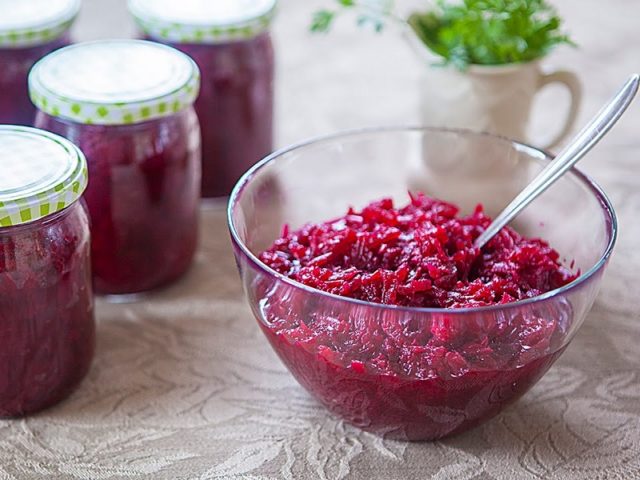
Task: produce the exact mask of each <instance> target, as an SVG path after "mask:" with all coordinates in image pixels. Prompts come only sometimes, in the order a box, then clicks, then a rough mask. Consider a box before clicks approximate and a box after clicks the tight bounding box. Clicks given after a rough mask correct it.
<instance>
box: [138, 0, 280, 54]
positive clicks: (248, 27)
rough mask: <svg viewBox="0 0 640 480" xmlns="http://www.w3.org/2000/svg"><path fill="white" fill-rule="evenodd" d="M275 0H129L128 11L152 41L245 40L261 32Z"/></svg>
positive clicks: (267, 25)
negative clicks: (155, 39) (153, 39)
mask: <svg viewBox="0 0 640 480" xmlns="http://www.w3.org/2000/svg"><path fill="white" fill-rule="evenodd" d="M276 3H277V0H223V1H220V0H218V1H216V0H213V1H212V0H180V1H176V0H129V10H130V11H131V13H132V15H133V16H134V17H135V19H136V22H137V23H138V25H139V26H140V28H142V30H143V31H144V32H145V33H146V34H147V35H149V36H150V37H152V38H160V39H164V40H167V41H171V42H177V43H220V42H229V41H234V40H245V39H249V38H252V37H255V36H256V35H258V34H260V33H262V32H263V31H265V30H266V29H267V28H268V27H269V24H270V23H271V19H272V18H273V14H274V11H275V8H276Z"/></svg>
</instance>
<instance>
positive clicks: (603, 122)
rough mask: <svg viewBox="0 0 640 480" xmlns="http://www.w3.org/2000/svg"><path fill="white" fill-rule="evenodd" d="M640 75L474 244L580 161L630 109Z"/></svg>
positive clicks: (483, 240)
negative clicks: (628, 108)
mask: <svg viewBox="0 0 640 480" xmlns="http://www.w3.org/2000/svg"><path fill="white" fill-rule="evenodd" d="M638 82H639V75H638V74H637V73H636V74H634V75H631V77H630V78H629V80H627V82H626V83H625V84H624V86H623V87H622V88H621V89H620V91H619V92H618V93H617V94H616V96H615V97H613V98H612V99H611V100H610V101H609V102H608V103H607V104H606V105H605V106H604V107H602V110H600V112H598V114H597V115H596V116H595V117H594V118H593V120H591V122H589V124H588V125H587V126H586V127H584V128H583V129H582V131H581V132H580V133H579V134H578V135H576V137H574V139H573V140H572V141H571V142H570V143H569V145H567V146H566V147H565V148H564V149H563V150H562V151H561V152H560V153H559V154H558V156H557V157H556V158H555V159H554V160H553V161H552V162H551V163H549V165H547V166H546V167H545V168H544V170H542V171H541V172H540V173H539V174H538V176H537V177H536V178H534V179H533V181H532V182H531V183H530V184H529V185H527V186H526V187H525V188H524V190H522V191H521V192H520V193H519V194H518V196H516V198H514V199H513V200H512V201H511V203H510V204H509V205H507V207H506V208H505V209H504V210H503V211H502V212H501V213H500V215H498V216H497V217H496V218H495V219H494V220H493V222H491V224H490V225H489V227H487V229H486V230H485V231H484V232H483V233H482V234H481V235H480V236H479V237H478V238H477V239H476V241H475V242H474V246H475V247H477V248H482V247H483V246H484V245H486V244H487V242H488V241H489V240H491V239H492V238H493V237H494V236H495V235H496V234H497V233H498V232H499V231H500V230H501V229H502V228H503V227H504V226H505V225H507V224H508V223H509V222H510V221H511V220H513V218H514V217H515V216H516V215H518V214H519V213H520V212H521V211H522V210H523V209H524V208H525V207H526V206H527V205H529V204H530V203H531V202H532V201H533V200H534V199H536V198H537V197H538V196H539V195H540V194H541V193H542V192H544V191H545V190H546V189H547V188H549V187H550V186H551V185H553V183H554V182H555V181H556V180H558V179H559V178H560V177H561V176H562V175H563V174H564V173H565V172H566V171H567V170H569V169H570V168H571V167H572V166H573V165H575V164H576V163H577V162H578V160H580V159H581V158H582V157H584V156H585V154H586V153H587V152H588V151H589V150H591V148H593V146H594V145H595V144H596V143H598V142H599V141H600V139H601V138H602V137H604V135H605V134H606V133H607V132H608V131H609V130H610V129H611V127H613V125H615V123H616V122H617V121H618V120H619V119H620V117H621V116H622V114H623V113H624V111H625V110H626V109H627V107H628V106H629V104H630V103H631V101H632V100H633V97H635V95H636V93H637V91H638Z"/></svg>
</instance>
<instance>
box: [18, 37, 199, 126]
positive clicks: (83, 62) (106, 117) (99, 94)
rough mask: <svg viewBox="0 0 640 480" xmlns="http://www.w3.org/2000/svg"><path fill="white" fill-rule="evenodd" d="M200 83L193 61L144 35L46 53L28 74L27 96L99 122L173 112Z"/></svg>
mask: <svg viewBox="0 0 640 480" xmlns="http://www.w3.org/2000/svg"><path fill="white" fill-rule="evenodd" d="M199 86H200V73H199V71H198V67H197V66H196V64H195V63H194V62H193V60H191V59H190V58H189V57H188V56H186V55H185V54H183V53H181V52H179V51H177V50H175V49H173V48H171V47H167V46H165V45H161V44H158V43H153V42H145V41H142V40H101V41H96V42H87V43H79V44H76V45H71V46H70V47H66V48H62V49H60V50H57V51H55V52H53V53H51V54H49V55H47V56H46V57H44V58H43V59H42V60H40V61H39V62H38V63H36V65H35V66H34V67H33V69H32V70H31V73H30V74H29V95H30V96H31V100H32V101H33V103H34V104H35V105H36V106H37V107H38V108H39V109H40V110H42V111H43V112H45V113H48V114H49V115H53V116H55V117H60V118H65V119H68V120H72V121H75V122H79V123H86V124H98V125H123V124H132V123H140V122H144V121H147V120H151V119H154V118H159V117H164V116H167V115H172V114H174V113H176V112H178V111H180V110H182V109H183V108H185V107H187V106H189V105H191V104H192V103H193V102H194V101H195V99H196V97H197V95H198V90H199Z"/></svg>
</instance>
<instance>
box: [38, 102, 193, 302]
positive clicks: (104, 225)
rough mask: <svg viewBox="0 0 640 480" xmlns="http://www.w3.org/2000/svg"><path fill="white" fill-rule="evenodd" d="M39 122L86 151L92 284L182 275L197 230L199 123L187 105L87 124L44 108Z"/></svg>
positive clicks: (144, 285)
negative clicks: (167, 112)
mask: <svg viewBox="0 0 640 480" xmlns="http://www.w3.org/2000/svg"><path fill="white" fill-rule="evenodd" d="M36 125H37V126H38V127H39V128H42V129H45V130H49V131H51V132H54V133H57V134H59V135H62V136H63V137H66V138H68V139H70V140H71V141H72V142H73V143H75V144H76V145H78V146H79V147H80V149H81V150H82V151H83V152H85V155H86V157H87V160H88V163H89V175H90V176H91V183H90V186H89V188H88V189H87V192H86V194H85V198H86V201H87V205H88V207H89V213H90V216H91V229H92V233H93V245H92V257H93V274H94V278H95V288H96V291H97V292H100V293H107V294H122V293H133V292H140V291H145V290H149V289H152V288H156V287H158V286H160V285H163V284H165V283H168V282H171V281H172V280H174V279H176V278H178V277H179V276H180V275H182V274H183V273H184V272H185V271H186V270H187V269H188V268H189V265H190V264H191V260H192V258H193V255H194V252H195V249H196V245H197V237H198V203H199V171H200V165H199V163H200V155H199V142H200V138H199V133H198V132H199V131H198V121H197V118H196V115H195V113H194V111H193V109H192V108H189V109H187V110H183V111H181V112H179V113H177V114H176V115H172V116H169V117H164V118H160V119H155V120H151V121H149V122H144V123H139V124H134V125H117V126H113V125H84V124H80V123H76V122H71V121H68V120H64V119H60V118H56V117H53V116H50V115H47V114H45V113H42V112H41V113H39V114H38V116H37V117H36Z"/></svg>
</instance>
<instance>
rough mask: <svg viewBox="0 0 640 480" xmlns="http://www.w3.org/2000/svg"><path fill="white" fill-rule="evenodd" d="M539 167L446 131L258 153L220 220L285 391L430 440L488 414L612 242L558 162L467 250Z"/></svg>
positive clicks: (581, 314) (379, 134)
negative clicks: (518, 208)
mask: <svg viewBox="0 0 640 480" xmlns="http://www.w3.org/2000/svg"><path fill="white" fill-rule="evenodd" d="M548 161H549V157H548V155H547V154H545V153H544V152H542V151H540V150H537V149H535V148H532V147H529V146H526V145H523V144H520V143H517V142H512V141H509V140H507V139H503V138H499V137H495V136H491V135H487V134H478V133H471V132H464V131H453V130H441V129H428V128H397V129H376V130H363V131H356V132H349V133H344V134H339V135H334V136H331V137H325V138H321V139H317V140H313V141H310V142H307V143H304V144H300V145H297V146H294V147H291V148H289V149H285V150H282V151H280V152H276V153H275V154H273V155H271V156H270V157H268V158H266V159H265V160H263V161H262V162H260V163H259V164H257V165H256V166H255V167H254V168H253V169H251V170H250V171H249V172H247V174H246V175H245V176H244V177H243V178H242V179H241V180H240V182H239V183H238V185H237V186H236V188H235V190H234V191H233V193H232V195H231V198H230V201H229V227H230V231H231V237H232V241H233V245H234V252H235V255H236V259H237V264H238V268H239V270H240V275H241V277H242V281H243V285H244V288H245V291H246V294H247V296H248V299H249V303H250V305H251V308H252V310H253V313H254V314H255V316H256V318H257V319H258V322H259V324H260V327H261V328H262V330H263V332H264V334H265V335H266V337H267V338H268V340H269V342H270V343H271V345H272V347H273V348H274V350H275V351H276V352H277V354H278V355H279V357H280V358H281V360H282V361H283V362H284V364H285V365H286V366H287V368H288V369H289V370H290V371H291V373H292V374H293V375H294V377H295V378H296V379H297V380H298V382H299V383H300V384H301V385H302V386H303V387H304V388H306V389H307V390H308V391H309V392H310V393H311V394H312V395H313V396H314V397H315V398H316V399H317V400H318V401H319V402H321V403H322V404H323V405H324V406H325V407H326V408H328V409H329V410H330V411H331V412H333V413H334V414H335V415H338V416H339V417H341V418H342V419H344V420H345V421H347V422H349V423H351V424H353V425H356V426H358V427H360V428H362V429H365V430H367V431H371V432H374V433H377V434H380V435H384V436H386V437H390V438H396V439H406V440H433V439H437V438H441V437H444V436H447V435H451V434H455V433H460V432H462V431H465V430H467V429H469V428H472V427H474V426H476V425H478V424H479V423H481V422H483V421H485V420H487V419H489V418H491V417H493V416H494V415H496V414H497V413H499V412H500V411H501V410H502V409H503V408H504V407H505V406H507V405H508V404H510V403H512V402H513V401H515V400H516V399H518V398H519V397H520V396H522V395H523V394H524V393H525V392H526V391H527V390H528V389H529V388H531V387H532V386H533V385H534V384H535V383H536V382H537V381H538V380H539V379H540V378H541V377H542V375H544V373H545V372H546V371H547V370H548V369H549V367H550V366H551V365H552V364H553V362H554V361H555V360H556V359H557V358H558V357H559V356H560V355H561V354H562V352H563V351H564V350H565V349H566V347H567V346H568V344H569V342H570V341H571V339H572V338H573V336H574V335H575V333H576V331H577V330H578V328H579V327H580V325H581V324H582V322H583V321H584V319H585V316H586V314H587V312H588V311H589V309H590V307H591V305H592V303H593V301H594V298H595V296H596V293H597V290H598V286H599V283H600V280H601V278H602V274H603V272H604V269H605V267H606V264H607V260H608V258H609V256H610V254H611V251H612V249H613V245H614V243H615V237H616V219H615V214H614V212H613V210H612V208H611V205H610V203H609V201H608V199H607V198H606V196H605V195H604V194H603V193H602V191H601V190H600V188H599V187H598V186H597V185H595V184H594V183H593V182H592V181H591V180H590V179H589V178H587V177H586V176H584V175H583V174H581V173H580V172H579V171H577V170H575V169H574V170H571V171H570V172H569V173H567V174H566V175H565V176H564V177H563V178H562V179H560V180H559V181H558V182H557V183H556V184H555V185H554V186H553V187H551V188H550V189H549V190H548V191H547V192H545V193H544V194H543V195H542V196H541V197H540V198H538V199H537V200H536V201H535V202H534V203H532V204H531V205H530V206H529V207H528V208H527V209H525V210H524V211H523V212H522V213H521V214H520V216H519V217H518V218H517V219H516V220H515V221H514V222H512V224H511V225H510V226H509V227H506V228H504V229H503V230H502V231H501V232H500V233H499V234H498V235H496V236H495V237H494V238H493V239H492V240H491V241H490V242H489V243H488V244H487V245H485V246H484V247H483V248H482V249H477V248H475V247H474V245H473V242H474V240H475V239H476V238H477V237H478V236H479V235H480V233H482V232H483V231H484V230H485V229H486V228H487V226H488V225H489V223H490V222H491V218H492V216H493V215H496V214H497V213H499V211H500V209H501V208H502V207H504V206H505V205H506V204H507V203H508V202H509V201H510V200H511V199H512V198H513V197H514V196H515V194H516V193H517V192H518V191H520V190H521V189H522V188H523V187H524V186H525V185H526V184H527V183H528V182H529V181H530V180H531V179H532V178H534V176H535V175H536V174H537V173H539V171H540V170H541V169H542V168H543V167H544V166H545V164H546V163H547V162H548Z"/></svg>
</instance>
